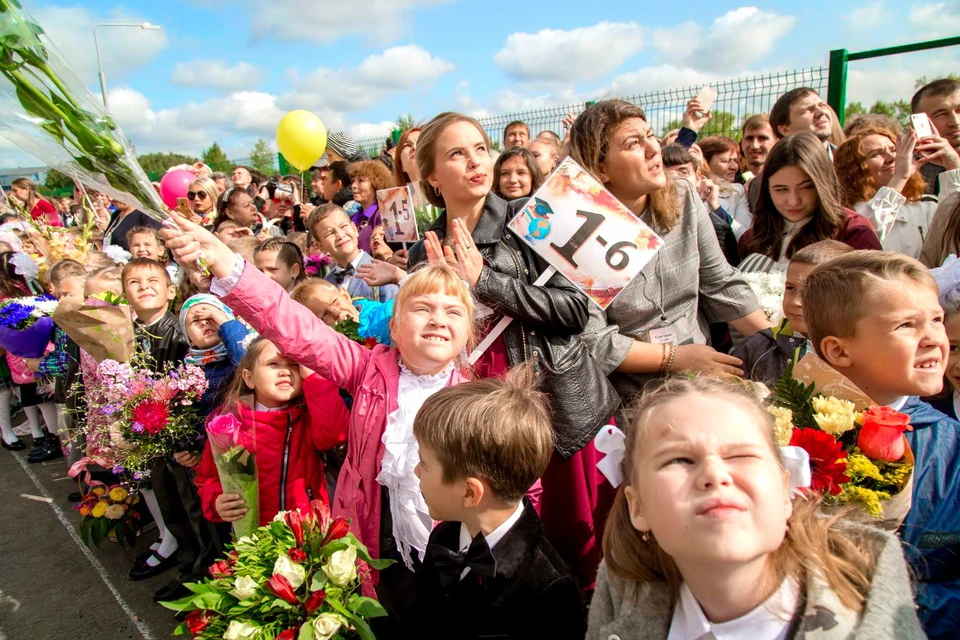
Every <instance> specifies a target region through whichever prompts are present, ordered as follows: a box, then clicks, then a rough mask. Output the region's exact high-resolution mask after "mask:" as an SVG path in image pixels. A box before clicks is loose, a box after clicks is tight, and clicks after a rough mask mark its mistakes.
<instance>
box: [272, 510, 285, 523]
mask: <svg viewBox="0 0 960 640" xmlns="http://www.w3.org/2000/svg"><path fill="white" fill-rule="evenodd" d="M286 517H287V512H286V511H278V512H277V515H275V516H273V520H271V522H283V521H284V519H285V518H286Z"/></svg>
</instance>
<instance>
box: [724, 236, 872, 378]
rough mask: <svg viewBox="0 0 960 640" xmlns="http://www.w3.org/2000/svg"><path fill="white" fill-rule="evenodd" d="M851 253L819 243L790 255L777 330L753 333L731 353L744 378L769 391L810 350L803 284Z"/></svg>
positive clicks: (846, 247) (829, 242)
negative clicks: (740, 362) (739, 362)
mask: <svg viewBox="0 0 960 640" xmlns="http://www.w3.org/2000/svg"><path fill="white" fill-rule="evenodd" d="M851 251H853V249H852V248H851V247H850V246H849V245H846V244H844V243H842V242H840V241H838V240H821V241H820V242H814V243H813V244H811V245H807V246H806V247H804V248H802V249H800V250H799V251H797V252H796V253H795V254H793V257H792V258H790V264H789V265H788V266H787V274H786V276H787V277H786V281H785V283H784V286H783V320H781V321H780V324H779V325H777V326H776V327H771V328H769V329H762V330H760V331H758V332H756V333H755V334H753V335H752V336H750V337H749V338H747V339H746V340H744V341H743V342H741V343H740V344H739V345H737V346H736V347H734V349H733V351H732V352H731V353H730V355H732V356H733V357H735V358H740V359H741V360H743V365H741V367H742V368H743V371H744V373H745V374H746V376H745V377H747V378H749V379H750V380H754V381H756V382H762V383H764V384H765V385H767V386H768V387H770V388H771V389H772V388H773V385H775V384H777V381H778V380H779V379H780V378H781V377H782V376H783V374H784V372H785V371H786V370H787V367H788V366H789V365H790V363H791V362H793V361H794V359H795V358H796V359H798V360H799V359H800V358H802V357H803V356H804V355H805V354H806V352H807V351H808V350H809V349H812V348H811V347H810V345H809V341H808V340H807V323H806V322H805V321H804V319H803V284H804V282H806V280H807V276H808V275H810V272H811V271H813V270H814V269H815V268H816V267H818V266H819V265H821V264H825V263H827V262H829V261H830V260H833V259H834V258H836V257H838V256H842V255H844V254H845V253H850V252H851Z"/></svg>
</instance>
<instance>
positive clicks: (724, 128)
mask: <svg viewBox="0 0 960 640" xmlns="http://www.w3.org/2000/svg"><path fill="white" fill-rule="evenodd" d="M711 86H712V87H714V88H715V89H716V90H717V92H718V95H717V99H716V101H715V102H714V104H713V113H714V118H713V120H711V121H710V122H709V123H707V125H706V126H705V127H704V129H703V131H701V134H700V135H701V136H704V135H725V136H729V137H731V138H734V139H737V140H739V139H740V126H741V125H742V124H743V121H744V120H746V119H747V118H748V117H750V116H751V115H754V114H757V113H766V112H769V111H770V108H771V107H772V106H773V103H774V102H776V101H777V98H779V97H780V96H781V95H783V94H784V93H786V92H787V91H790V90H791V89H796V88H797V87H810V88H811V89H815V90H816V91H817V92H818V93H820V95H826V93H825V92H826V88H827V69H826V68H825V67H818V68H812V69H801V70H796V71H782V72H778V73H771V74H767V75H762V76H751V77H748V78H737V79H734V80H725V81H723V82H716V83H711ZM699 92H700V86H690V87H681V88H677V89H664V90H662V91H651V92H650V93H642V94H638V95H633V96H625V97H624V98H623V99H624V100H627V101H628V102H632V103H634V104H636V105H638V106H639V107H641V108H642V109H643V110H644V112H646V114H647V120H648V121H649V122H650V125H651V126H652V127H653V129H654V131H656V132H657V134H658V135H662V134H664V133H666V131H667V130H669V129H670V128H673V127H671V126H670V125H675V126H679V121H680V117H681V116H682V115H683V111H684V109H686V105H687V101H688V100H690V98H693V97H694V96H696V95H697V94H698V93H699ZM584 107H585V105H584V104H583V103H577V104H568V105H558V106H555V107H545V108H540V109H528V110H525V111H515V112H512V113H502V114H498V115H493V116H485V117H483V118H479V121H480V124H481V125H482V126H483V128H484V129H485V130H486V131H487V134H488V135H489V136H490V139H491V140H494V141H497V142H502V140H503V130H504V128H505V127H506V126H507V124H509V123H510V122H513V121H514V120H522V121H523V122H525V123H527V124H528V125H529V126H530V132H531V134H532V135H534V136H536V135H537V134H538V133H540V132H541V131H544V130H546V129H549V130H551V131H553V132H555V133H558V134H560V135H561V136H562V135H563V133H562V132H563V117H564V116H565V115H566V114H568V113H571V114H573V115H577V114H578V113H580V112H581V111H583V109H584ZM384 138H385V136H384V137H370V138H363V139H360V140H357V144H358V145H360V147H361V148H363V149H367V150H371V149H376V150H377V152H378V153H379V149H380V147H381V146H382V145H383V142H384Z"/></svg>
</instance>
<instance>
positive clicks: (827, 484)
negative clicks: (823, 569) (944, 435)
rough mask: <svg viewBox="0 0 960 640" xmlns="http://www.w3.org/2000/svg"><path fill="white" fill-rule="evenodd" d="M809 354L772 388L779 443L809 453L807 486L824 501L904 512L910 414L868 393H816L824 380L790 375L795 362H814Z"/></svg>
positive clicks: (884, 513)
mask: <svg viewBox="0 0 960 640" xmlns="http://www.w3.org/2000/svg"><path fill="white" fill-rule="evenodd" d="M810 358H811V356H807V357H806V358H804V360H801V361H800V363H796V364H794V365H792V366H791V367H790V368H788V370H787V371H786V373H785V374H784V376H783V377H782V378H781V379H780V380H779V381H778V382H777V385H776V386H775V387H774V389H773V394H772V396H771V400H772V402H773V406H772V407H770V412H771V413H772V414H773V415H774V417H775V418H776V423H777V439H778V441H779V442H778V444H779V445H781V446H786V445H790V446H795V447H801V448H803V449H804V450H806V451H807V453H809V454H810V466H811V476H812V483H811V486H810V491H812V492H815V493H818V494H821V495H822V496H823V498H824V500H825V501H826V502H827V503H833V504H855V505H858V506H860V507H862V508H863V509H864V511H866V512H867V513H868V514H869V515H870V516H872V517H874V518H884V519H889V520H897V519H900V518H902V517H903V516H905V515H906V512H907V510H909V505H910V502H909V501H910V490H909V486H908V485H909V483H910V481H911V478H912V474H913V453H912V451H911V450H910V447H909V445H908V444H907V441H906V438H904V436H903V432H904V431H910V430H911V427H910V417H909V416H908V415H906V414H904V413H900V412H899V411H894V410H893V409H891V408H889V407H883V406H877V405H874V404H872V403H870V401H869V399H867V398H866V396H862V395H861V396H859V397H856V400H847V399H844V398H841V397H837V396H834V395H825V394H823V393H819V392H818V391H817V388H818V387H820V388H823V386H824V385H823V384H820V385H818V384H817V383H816V382H813V381H811V382H810V383H809V384H805V383H804V382H803V381H801V380H798V379H797V378H795V377H794V369H795V368H796V367H797V366H798V365H804V367H807V368H809V367H811V366H817V365H816V364H813V363H812V362H811V360H810ZM812 358H816V356H812ZM818 360H819V359H818ZM819 363H822V361H819ZM819 363H817V364H819ZM826 366H827V365H826V364H825V363H823V364H822V365H821V367H826ZM831 371H832V369H831ZM833 373H834V374H835V375H837V376H839V375H840V374H839V373H836V372H833ZM850 384H851V383H849V381H847V385H850ZM835 388H836V387H835ZM904 507H905V508H904Z"/></svg>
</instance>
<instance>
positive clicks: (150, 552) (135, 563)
mask: <svg viewBox="0 0 960 640" xmlns="http://www.w3.org/2000/svg"><path fill="white" fill-rule="evenodd" d="M154 551H156V549H150V548H149V547H148V548H147V550H146V551H144V552H143V553H141V554H140V555H138V556H137V557H136V558H134V559H133V566H135V567H136V566H139V565H141V564H145V563H146V562H147V560H149V559H150V556H152V555H153V552H154Z"/></svg>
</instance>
